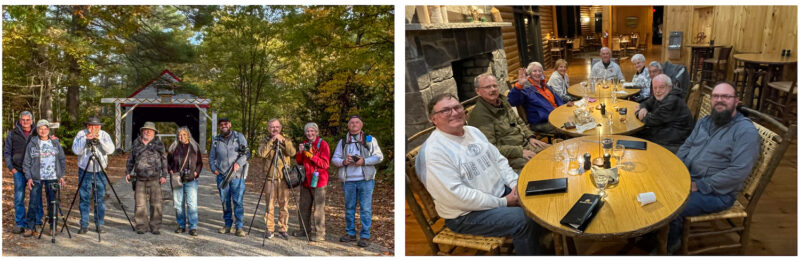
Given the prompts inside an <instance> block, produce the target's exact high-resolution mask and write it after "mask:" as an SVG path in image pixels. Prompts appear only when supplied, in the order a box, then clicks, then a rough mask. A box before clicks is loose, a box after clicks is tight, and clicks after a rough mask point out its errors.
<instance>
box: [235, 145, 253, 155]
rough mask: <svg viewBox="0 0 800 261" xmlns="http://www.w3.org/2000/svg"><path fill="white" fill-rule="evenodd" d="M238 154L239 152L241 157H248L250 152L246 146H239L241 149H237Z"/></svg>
mask: <svg viewBox="0 0 800 261" xmlns="http://www.w3.org/2000/svg"><path fill="white" fill-rule="evenodd" d="M236 152H238V153H239V155H247V153H248V152H250V150H249V149H248V148H247V146H245V145H239V148H238V149H236Z"/></svg>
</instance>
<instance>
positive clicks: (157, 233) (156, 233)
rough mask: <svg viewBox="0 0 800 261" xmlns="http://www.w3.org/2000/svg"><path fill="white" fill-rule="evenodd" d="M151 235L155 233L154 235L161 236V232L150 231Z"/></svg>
mask: <svg viewBox="0 0 800 261" xmlns="http://www.w3.org/2000/svg"><path fill="white" fill-rule="evenodd" d="M150 233H153V235H161V232H159V231H158V230H156V231H150Z"/></svg>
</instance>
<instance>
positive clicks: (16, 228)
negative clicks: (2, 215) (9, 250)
mask: <svg viewBox="0 0 800 261" xmlns="http://www.w3.org/2000/svg"><path fill="white" fill-rule="evenodd" d="M22 232H25V228H24V227H14V230H11V233H14V234H22Z"/></svg>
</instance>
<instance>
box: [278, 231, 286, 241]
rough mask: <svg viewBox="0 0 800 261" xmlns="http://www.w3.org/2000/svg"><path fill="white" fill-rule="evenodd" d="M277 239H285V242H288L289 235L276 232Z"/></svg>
mask: <svg viewBox="0 0 800 261" xmlns="http://www.w3.org/2000/svg"><path fill="white" fill-rule="evenodd" d="M278 237H279V238H282V239H285V240H289V235H288V234H286V232H281V231H278Z"/></svg>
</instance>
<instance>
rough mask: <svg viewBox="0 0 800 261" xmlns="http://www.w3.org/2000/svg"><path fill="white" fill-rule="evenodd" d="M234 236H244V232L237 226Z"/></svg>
mask: <svg viewBox="0 0 800 261" xmlns="http://www.w3.org/2000/svg"><path fill="white" fill-rule="evenodd" d="M236 236H237V237H244V236H246V234H245V233H244V229H241V228H237V229H236Z"/></svg>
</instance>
